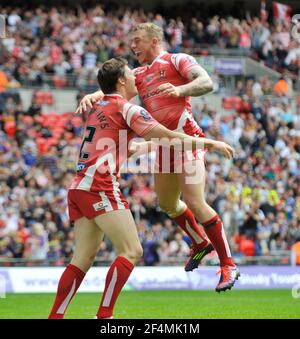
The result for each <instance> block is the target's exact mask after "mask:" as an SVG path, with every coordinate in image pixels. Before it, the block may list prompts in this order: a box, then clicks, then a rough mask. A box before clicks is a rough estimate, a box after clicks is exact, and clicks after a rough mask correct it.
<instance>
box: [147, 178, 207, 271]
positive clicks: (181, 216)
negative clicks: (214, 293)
mask: <svg viewBox="0 0 300 339" xmlns="http://www.w3.org/2000/svg"><path fill="white" fill-rule="evenodd" d="M154 182H155V192H156V194H157V196H158V200H159V205H160V207H161V209H162V210H163V211H165V212H166V213H167V214H168V216H169V217H170V218H171V219H173V220H174V221H175V222H176V223H177V224H178V225H179V226H180V227H181V228H182V229H183V230H184V231H185V232H186V233H187V234H188V235H189V237H190V238H191V240H192V250H191V258H190V260H189V261H188V263H187V264H186V266H185V270H186V271H192V270H193V269H195V268H197V267H198V265H199V263H200V261H201V260H202V259H203V257H204V256H205V255H206V254H208V253H209V252H211V251H212V250H213V246H212V245H211V244H210V242H209V241H208V240H207V239H206V237H205V235H204V233H203V232H202V231H201V228H200V226H199V225H198V224H197V222H196V220H195V217H194V215H193V213H192V212H191V210H190V209H189V208H188V207H187V206H186V204H185V203H184V202H183V201H182V200H180V195H181V188H180V184H179V180H178V174H177V173H155V176H154ZM195 256H197V259H193V258H194V257H195Z"/></svg>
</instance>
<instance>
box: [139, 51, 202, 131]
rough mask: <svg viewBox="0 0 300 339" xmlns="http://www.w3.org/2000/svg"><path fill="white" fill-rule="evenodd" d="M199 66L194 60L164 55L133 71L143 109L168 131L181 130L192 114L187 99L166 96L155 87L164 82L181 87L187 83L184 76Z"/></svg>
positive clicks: (191, 118) (191, 117) (176, 55)
mask: <svg viewBox="0 0 300 339" xmlns="http://www.w3.org/2000/svg"><path fill="white" fill-rule="evenodd" d="M197 66H198V63H197V61H196V60H195V58H194V57H192V56H190V55H188V54H184V53H178V54H170V53H167V52H163V53H162V54H160V55H159V56H157V57H156V58H155V60H154V61H153V62H152V64H151V65H147V66H142V67H138V68H135V69H134V74H135V76H136V81H135V82H136V86H137V89H138V92H139V96H140V98H141V100H142V102H143V105H144V107H145V108H146V110H147V111H148V112H150V114H151V115H152V116H153V118H154V119H156V120H157V121H158V122H160V123H161V124H162V125H164V126H165V127H167V128H169V129H170V130H177V131H184V126H185V124H186V122H187V120H190V121H189V123H192V124H194V125H195V128H198V129H199V126H198V125H197V123H196V122H195V120H194V119H193V116H192V112H191V103H190V97H179V98H175V97H169V96H166V95H162V94H160V93H159V92H158V90H157V88H158V87H159V86H160V85H161V84H164V83H167V82H169V83H171V84H172V85H174V86H181V85H184V84H187V83H189V80H188V79H187V73H188V72H189V71H190V70H191V69H192V68H194V67H197Z"/></svg>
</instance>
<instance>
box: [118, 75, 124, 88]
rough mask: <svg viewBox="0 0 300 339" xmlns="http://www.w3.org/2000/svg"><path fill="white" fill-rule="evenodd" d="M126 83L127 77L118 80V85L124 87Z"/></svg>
mask: <svg viewBox="0 0 300 339" xmlns="http://www.w3.org/2000/svg"><path fill="white" fill-rule="evenodd" d="M125 82H126V79H125V77H120V78H119V79H118V83H119V84H120V85H122V86H124V85H125Z"/></svg>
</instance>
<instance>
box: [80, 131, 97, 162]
mask: <svg viewBox="0 0 300 339" xmlns="http://www.w3.org/2000/svg"><path fill="white" fill-rule="evenodd" d="M86 130H87V131H89V134H88V136H86V137H84V139H83V142H82V144H81V147H80V153H79V158H80V159H85V160H87V159H88V158H89V153H84V152H82V149H83V146H84V143H85V142H88V143H90V144H91V143H92V142H93V139H94V136H95V132H96V127H94V126H87V128H86Z"/></svg>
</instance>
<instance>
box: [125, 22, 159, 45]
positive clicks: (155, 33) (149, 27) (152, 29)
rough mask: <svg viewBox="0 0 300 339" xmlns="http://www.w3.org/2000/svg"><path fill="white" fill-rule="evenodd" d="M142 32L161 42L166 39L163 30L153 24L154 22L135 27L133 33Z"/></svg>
mask: <svg viewBox="0 0 300 339" xmlns="http://www.w3.org/2000/svg"><path fill="white" fill-rule="evenodd" d="M140 30H144V31H145V32H147V34H148V35H150V36H151V37H155V38H157V39H158V41H159V42H162V41H163V37H164V32H163V30H162V29H161V28H160V27H159V26H157V25H155V24H153V23H152V22H144V23H142V24H138V25H136V26H135V27H133V29H132V31H131V32H136V31H140Z"/></svg>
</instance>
